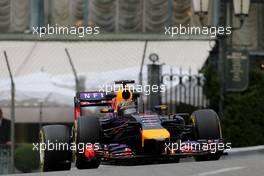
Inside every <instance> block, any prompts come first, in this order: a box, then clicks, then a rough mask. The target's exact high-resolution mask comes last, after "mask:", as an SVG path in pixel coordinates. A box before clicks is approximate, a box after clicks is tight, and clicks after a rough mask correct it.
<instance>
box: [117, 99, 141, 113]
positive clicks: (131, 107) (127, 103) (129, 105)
mask: <svg viewBox="0 0 264 176" xmlns="http://www.w3.org/2000/svg"><path fill="white" fill-rule="evenodd" d="M118 109H119V114H120V115H130V114H133V113H136V112H137V109H136V104H135V102H134V101H133V100H123V101H122V102H121V103H120V104H119V108H118Z"/></svg>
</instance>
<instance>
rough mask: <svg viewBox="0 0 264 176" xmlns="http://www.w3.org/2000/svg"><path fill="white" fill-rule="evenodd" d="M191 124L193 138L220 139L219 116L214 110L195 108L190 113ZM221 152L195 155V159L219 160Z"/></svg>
mask: <svg viewBox="0 0 264 176" xmlns="http://www.w3.org/2000/svg"><path fill="white" fill-rule="evenodd" d="M191 124H192V125H193V127H194V134H193V136H194V138H195V140H199V139H206V140H207V139H209V140H212V139H221V138H222V134H221V126H220V121H219V118H218V116H217V114H216V112H215V111H214V110H211V109H204V110H197V111H195V112H193V114H192V115H191ZM222 153H223V152H220V151H218V152H216V153H210V154H206V155H199V156H195V157H194V159H195V160H196V161H210V160H219V159H220V157H221V155H222Z"/></svg>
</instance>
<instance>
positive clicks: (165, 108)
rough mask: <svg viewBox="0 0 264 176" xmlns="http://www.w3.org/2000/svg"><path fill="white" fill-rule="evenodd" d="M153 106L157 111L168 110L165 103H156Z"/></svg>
mask: <svg viewBox="0 0 264 176" xmlns="http://www.w3.org/2000/svg"><path fill="white" fill-rule="evenodd" d="M154 108H155V110H159V111H161V110H168V106H167V105H157V106H155V107H154Z"/></svg>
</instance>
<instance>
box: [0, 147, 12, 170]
mask: <svg viewBox="0 0 264 176" xmlns="http://www.w3.org/2000/svg"><path fill="white" fill-rule="evenodd" d="M10 161H11V152H10V146H8V145H3V144H0V174H9V173H10V171H11V168H10Z"/></svg>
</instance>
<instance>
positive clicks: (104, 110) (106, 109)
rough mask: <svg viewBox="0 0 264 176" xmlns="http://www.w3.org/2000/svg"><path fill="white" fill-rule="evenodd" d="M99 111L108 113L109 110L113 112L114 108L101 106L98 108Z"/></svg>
mask: <svg viewBox="0 0 264 176" xmlns="http://www.w3.org/2000/svg"><path fill="white" fill-rule="evenodd" d="M100 112H101V113H110V112H114V110H113V109H112V108H103V109H101V110H100Z"/></svg>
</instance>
